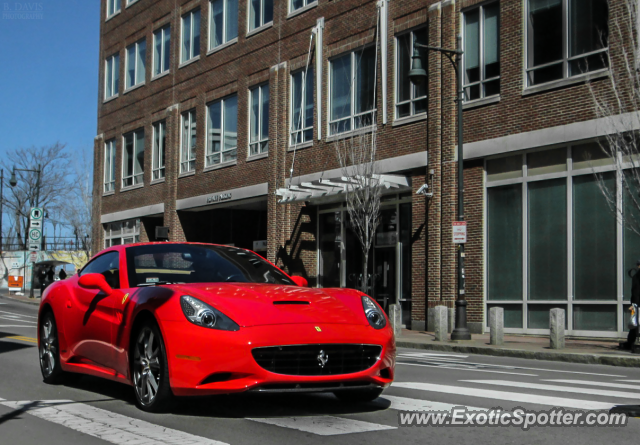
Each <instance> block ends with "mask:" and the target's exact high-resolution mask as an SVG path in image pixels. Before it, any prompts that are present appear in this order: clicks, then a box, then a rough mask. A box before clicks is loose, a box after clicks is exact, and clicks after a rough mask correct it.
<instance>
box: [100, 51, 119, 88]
mask: <svg viewBox="0 0 640 445" xmlns="http://www.w3.org/2000/svg"><path fill="white" fill-rule="evenodd" d="M110 62H111V63H113V66H115V68H117V69H113V67H112V69H111V74H112V79H109V78H108V73H109V63H110ZM114 62H115V63H114ZM109 83H110V84H111V91H112V93H113V94H112V95H111V96H107V91H108V89H107V85H108V84H109ZM119 94H120V52H115V53H113V54H111V55H110V56H108V57H107V58H105V59H104V100H107V99H111V98H113V97H117V96H118V95H119Z"/></svg>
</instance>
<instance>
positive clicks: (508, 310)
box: [486, 304, 522, 329]
mask: <svg viewBox="0 0 640 445" xmlns="http://www.w3.org/2000/svg"><path fill="white" fill-rule="evenodd" d="M492 307H501V308H502V309H503V311H504V327H505V328H516V329H522V305H521V304H491V305H487V317H486V319H487V326H489V310H490V309H491V308H492Z"/></svg>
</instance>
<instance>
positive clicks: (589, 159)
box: [571, 142, 612, 170]
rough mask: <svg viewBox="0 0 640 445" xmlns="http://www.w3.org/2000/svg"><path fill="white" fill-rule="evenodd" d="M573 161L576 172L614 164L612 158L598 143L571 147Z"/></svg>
mask: <svg viewBox="0 0 640 445" xmlns="http://www.w3.org/2000/svg"><path fill="white" fill-rule="evenodd" d="M571 159H572V162H573V169H574V170H579V169H582V168H594V167H601V166H603V165H611V164H612V162H611V157H610V156H609V155H608V154H607V153H605V152H604V150H602V147H600V144H599V143H597V142H590V143H588V144H582V145H576V146H575V147H571Z"/></svg>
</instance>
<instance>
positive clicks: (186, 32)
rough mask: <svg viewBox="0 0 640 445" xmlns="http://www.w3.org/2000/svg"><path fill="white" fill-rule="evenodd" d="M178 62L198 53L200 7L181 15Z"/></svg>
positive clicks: (189, 58) (185, 60) (196, 55)
mask: <svg viewBox="0 0 640 445" xmlns="http://www.w3.org/2000/svg"><path fill="white" fill-rule="evenodd" d="M180 47H181V51H180V63H184V62H187V61H188V60H191V59H193V58H194V57H198V56H199V55H200V9H195V10H193V11H191V12H189V13H187V14H185V15H183V16H182V45H181V46H180Z"/></svg>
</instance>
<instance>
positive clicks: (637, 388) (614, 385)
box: [542, 379, 640, 391]
mask: <svg viewBox="0 0 640 445" xmlns="http://www.w3.org/2000/svg"><path fill="white" fill-rule="evenodd" d="M542 381H543V382H557V383H569V384H573V385H588V386H602V387H605V388H623V389H631V390H634V391H640V386H639V385H625V384H624V383H609V382H592V381H588V380H563V379H543V380H542ZM621 381H622V382H638V383H640V380H621Z"/></svg>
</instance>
